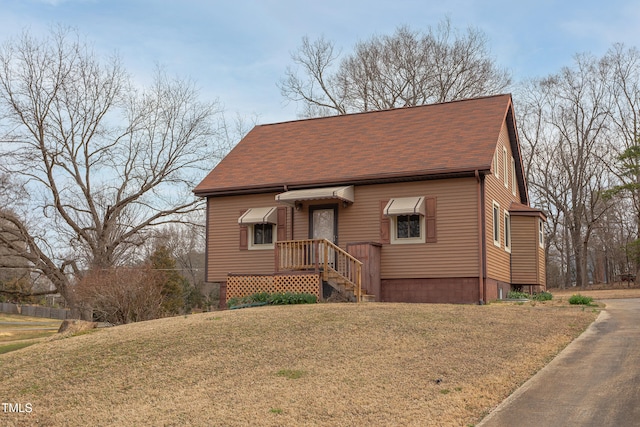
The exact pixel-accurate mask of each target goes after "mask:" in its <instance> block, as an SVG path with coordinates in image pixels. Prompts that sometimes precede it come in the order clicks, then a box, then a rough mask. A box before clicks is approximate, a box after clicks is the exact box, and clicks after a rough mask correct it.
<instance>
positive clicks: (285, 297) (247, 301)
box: [227, 292, 318, 307]
mask: <svg viewBox="0 0 640 427" xmlns="http://www.w3.org/2000/svg"><path fill="white" fill-rule="evenodd" d="M317 301H318V298H317V297H316V296H315V295H311V294H306V293H301V294H294V293H291V292H284V293H283V292H276V293H274V294H269V293H267V292H259V293H256V294H253V295H248V296H245V297H233V298H229V301H227V306H229V307H239V306H243V305H252V304H256V303H266V304H270V305H288V304H315V303H316V302H317Z"/></svg>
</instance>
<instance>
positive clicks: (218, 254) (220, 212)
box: [207, 193, 289, 282]
mask: <svg viewBox="0 0 640 427" xmlns="http://www.w3.org/2000/svg"><path fill="white" fill-rule="evenodd" d="M276 194H277V193H270V194H256V195H246V196H228V197H215V198H209V199H208V201H207V203H208V204H209V236H208V240H207V257H208V259H207V262H208V270H207V273H208V277H207V281H209V282H223V281H225V280H226V277H227V274H228V273H254V274H266V273H273V270H274V250H273V249H266V250H240V226H239V225H238V218H239V216H240V212H241V211H244V210H246V209H249V208H258V207H264V206H277V204H276V202H275V195H276ZM288 221H289V220H288Z"/></svg>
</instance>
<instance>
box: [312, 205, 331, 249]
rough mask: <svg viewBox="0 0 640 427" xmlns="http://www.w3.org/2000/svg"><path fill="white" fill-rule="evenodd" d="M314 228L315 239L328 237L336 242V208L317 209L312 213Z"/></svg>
mask: <svg viewBox="0 0 640 427" xmlns="http://www.w3.org/2000/svg"><path fill="white" fill-rule="evenodd" d="M311 221H312V224H313V225H312V230H313V235H312V236H311V238H313V239H327V240H328V241H330V242H333V243H335V241H336V233H335V224H336V222H335V210H334V209H333V208H330V209H316V210H314V211H313V213H312V218H311Z"/></svg>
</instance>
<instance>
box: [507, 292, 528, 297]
mask: <svg viewBox="0 0 640 427" xmlns="http://www.w3.org/2000/svg"><path fill="white" fill-rule="evenodd" d="M530 297H531V295H529V294H528V293H526V292H519V291H509V293H508V294H507V298H509V299H529V298H530Z"/></svg>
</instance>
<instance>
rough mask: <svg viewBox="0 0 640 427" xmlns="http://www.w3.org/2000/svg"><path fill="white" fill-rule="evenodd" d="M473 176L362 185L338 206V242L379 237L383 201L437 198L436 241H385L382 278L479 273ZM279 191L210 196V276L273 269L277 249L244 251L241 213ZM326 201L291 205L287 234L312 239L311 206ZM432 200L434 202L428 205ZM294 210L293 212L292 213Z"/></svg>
mask: <svg viewBox="0 0 640 427" xmlns="http://www.w3.org/2000/svg"><path fill="white" fill-rule="evenodd" d="M476 185H477V184H476V181H475V178H458V179H448V180H434V181H419V182H409V183H397V184H379V185H368V186H358V187H356V189H355V203H353V204H350V205H348V206H346V207H344V206H342V204H340V205H339V209H338V244H339V246H341V247H342V248H343V249H346V246H347V244H348V243H350V242H363V241H370V242H380V206H381V202H382V201H385V200H389V199H390V198H393V197H411V196H425V197H434V198H435V199H436V200H437V203H435V209H436V212H435V218H433V217H432V216H431V213H433V212H430V219H432V220H433V222H434V223H435V224H436V231H435V233H436V234H435V236H436V237H437V242H434V243H424V244H398V245H391V244H385V245H383V246H382V248H381V258H382V261H381V267H380V270H381V271H380V274H381V277H382V278H383V279H393V278H402V279H410V278H425V277H430V278H444V277H473V276H477V273H478V252H477V251H478V230H477V208H476V206H477V199H476V198H477V190H476V188H477V187H476ZM275 194H276V193H270V194H260V195H246V196H228V197H216V198H210V199H209V202H208V203H209V224H210V225H209V241H208V262H209V265H208V267H209V270H208V278H207V279H208V280H209V281H223V280H225V279H226V275H227V273H253V274H266V273H272V272H273V268H274V251H273V250H259V251H256V250H246V251H240V250H239V249H238V247H239V232H238V229H239V226H238V223H237V220H238V216H239V212H240V211H242V210H243V209H248V208H251V207H262V206H274V205H275V201H274V198H275ZM326 204H327V201H326V200H318V201H312V202H305V203H304V204H303V206H302V208H301V209H300V210H291V209H289V210H288V212H289V213H288V214H287V224H288V228H289V227H290V224H292V223H293V233H287V238H291V237H290V236H291V234H292V235H293V236H292V237H293V239H295V240H300V239H307V238H309V205H326ZM433 206H434V205H432V204H431V202H430V208H431V207H433ZM291 212H292V214H291Z"/></svg>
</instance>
